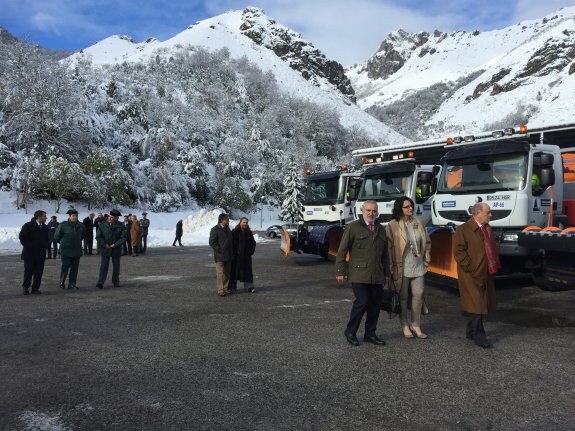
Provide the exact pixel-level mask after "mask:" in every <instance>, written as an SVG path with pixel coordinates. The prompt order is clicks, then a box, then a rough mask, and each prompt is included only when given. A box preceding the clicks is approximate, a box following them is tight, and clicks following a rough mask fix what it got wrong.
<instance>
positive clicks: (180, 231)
mask: <svg viewBox="0 0 575 431" xmlns="http://www.w3.org/2000/svg"><path fill="white" fill-rule="evenodd" d="M183 234H184V221H183V220H178V222H177V223H176V238H175V239H174V242H173V243H172V246H174V247H175V246H176V241H177V242H178V244H180V247H183V244H182V235H183Z"/></svg>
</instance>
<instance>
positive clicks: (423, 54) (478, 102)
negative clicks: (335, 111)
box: [346, 7, 575, 138]
mask: <svg viewBox="0 0 575 431" xmlns="http://www.w3.org/2000/svg"><path fill="white" fill-rule="evenodd" d="M346 74H347V76H348V77H349V78H350V80H351V82H352V85H353V86H354V90H355V93H356V95H357V103H358V104H359V106H361V107H362V108H364V109H367V110H369V112H371V113H372V114H374V115H376V116H378V118H380V119H381V120H382V121H384V122H385V123H386V124H390V125H392V126H393V127H395V129H396V130H400V131H405V130H410V129H411V130H421V131H423V132H421V134H420V135H419V137H421V138H427V137H433V135H437V134H442V133H445V132H450V131H452V130H465V131H470V130H471V131H473V130H475V131H480V130H483V129H485V128H489V127H491V126H493V125H495V124H499V123H501V124H503V123H506V122H518V121H522V122H527V121H529V122H533V121H535V122H539V123H549V122H551V121H555V122H556V121H568V117H571V118H572V117H573V116H572V112H573V111H572V108H571V105H572V102H571V101H570V99H571V97H572V94H573V93H574V92H575V77H574V76H573V75H575V7H568V8H564V9H561V10H559V11H557V12H556V13H554V14H550V15H548V16H546V17H543V18H541V19H538V20H532V21H525V22H522V23H519V24H517V25H514V26H510V27H507V28H504V29H501V30H493V31H488V32H480V31H473V32H466V31H457V32H453V33H449V34H448V33H445V32H441V31H437V30H436V31H435V32H433V33H425V32H424V33H408V32H406V31H403V30H398V31H396V32H393V33H391V34H389V35H388V36H387V37H386V38H385V40H384V41H383V42H382V43H381V45H380V47H379V49H378V51H377V52H376V53H375V54H374V55H373V56H372V57H371V58H370V59H368V60H367V61H366V62H365V63H364V64H362V65H356V66H353V67H352V68H350V69H348V70H347V71H346ZM430 108H431V109H430ZM571 121H572V120H571Z"/></svg>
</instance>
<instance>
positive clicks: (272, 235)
mask: <svg viewBox="0 0 575 431" xmlns="http://www.w3.org/2000/svg"><path fill="white" fill-rule="evenodd" d="M269 237H270V238H275V237H277V235H276V233H275V232H270V235H269Z"/></svg>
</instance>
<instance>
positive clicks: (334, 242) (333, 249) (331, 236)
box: [327, 229, 343, 256]
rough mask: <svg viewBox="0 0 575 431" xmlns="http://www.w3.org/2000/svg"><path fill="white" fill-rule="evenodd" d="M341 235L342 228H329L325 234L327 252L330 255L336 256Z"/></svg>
mask: <svg viewBox="0 0 575 431" xmlns="http://www.w3.org/2000/svg"><path fill="white" fill-rule="evenodd" d="M342 236H343V229H331V230H330V231H329V232H328V234H327V243H328V245H329V251H328V254H329V255H330V256H337V251H338V250H339V243H340V242H341V237H342Z"/></svg>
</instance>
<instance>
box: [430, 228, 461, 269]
mask: <svg viewBox="0 0 575 431" xmlns="http://www.w3.org/2000/svg"><path fill="white" fill-rule="evenodd" d="M429 236H430V238H431V263H430V265H429V267H428V268H427V270H428V271H429V272H431V273H433V274H434V275H441V276H444V277H449V278H452V279H454V280H457V262H456V261H455V259H454V258H453V251H454V247H453V244H454V241H453V239H454V232H452V231H451V230H448V229H443V228H431V229H429Z"/></svg>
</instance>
